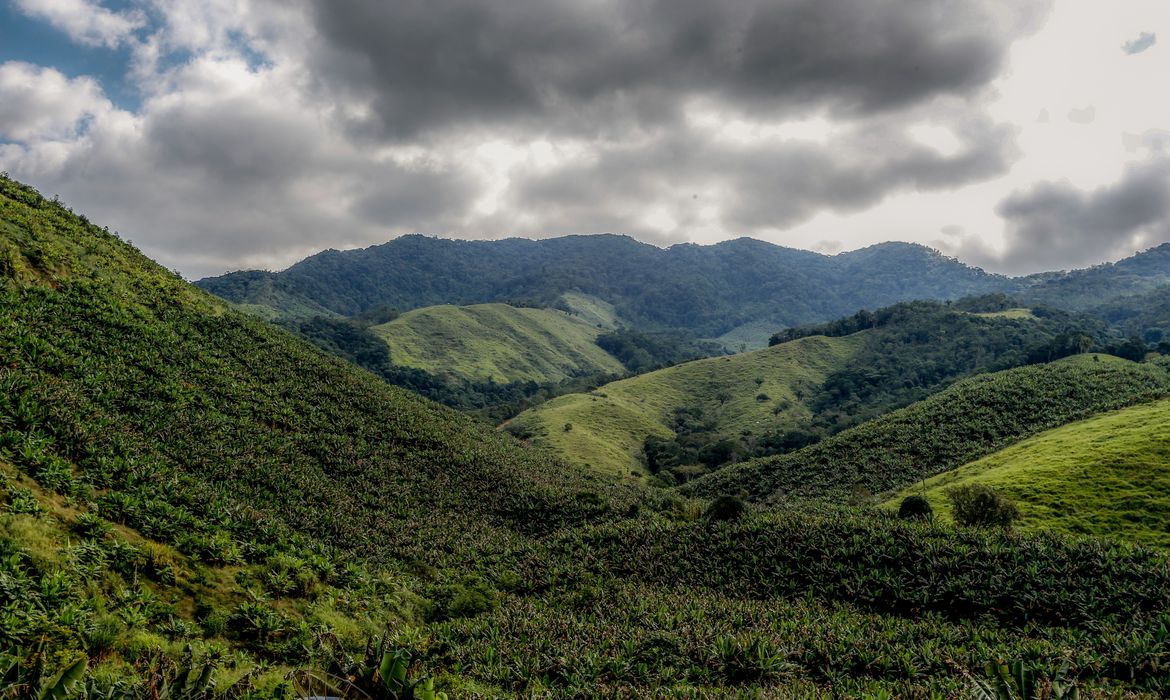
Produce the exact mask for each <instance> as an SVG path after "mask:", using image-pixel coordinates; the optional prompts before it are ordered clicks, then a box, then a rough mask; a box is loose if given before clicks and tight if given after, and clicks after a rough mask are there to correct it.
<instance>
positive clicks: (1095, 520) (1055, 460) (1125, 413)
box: [894, 401, 1170, 547]
mask: <svg viewBox="0 0 1170 700" xmlns="http://www.w3.org/2000/svg"><path fill="white" fill-rule="evenodd" d="M1167 425H1170V401H1158V402H1155V403H1150V404H1143V405H1140V406H1133V407H1131V408H1126V409H1122V410H1119V411H1114V412H1111V413H1106V414H1104V415H1098V416H1094V417H1092V418H1089V419H1087V420H1083V421H1078V422H1076V423H1071V424H1069V425H1065V426H1061V427H1059V428H1056V429H1054V430H1049V431H1047V432H1044V433H1041V434H1039V435H1036V436H1035V437H1031V438H1029V439H1027V440H1024V441H1023V442H1019V443H1017V444H1014V445H1011V446H1010V447H1007V448H1005V449H1003V450H1000V451H998V452H995V453H993V454H990V455H988V456H986V457H984V458H982V459H980V460H978V461H975V462H971V463H970V464H965V465H963V466H961V467H959V468H957V469H954V470H952V471H948V472H945V473H943V474H940V475H938V476H936V477H934V478H932V479H929V480H928V481H927V482H926V485H925V489H926V497H927V499H928V500H930V501H931V503H932V505H934V506H935V507H936V510H937V512H938V513H939V514H940V515H941V516H942V517H948V516H949V512H950V504H949V501H948V500H947V498H946V496H945V493H944V492H945V490H946V489H947V488H948V487H951V486H957V485H963V484H969V483H972V482H978V483H981V484H988V485H990V486H993V487H994V488H996V489H997V490H999V491H1001V492H1003V493H1005V494H1007V495H1008V496H1009V497H1010V498H1012V499H1013V500H1015V501H1016V502H1017V503H1018V505H1019V506H1020V512H1021V515H1022V516H1023V517H1022V520H1021V522H1020V526H1021V527H1023V528H1025V529H1032V530H1038V529H1055V530H1060V531H1063V532H1071V533H1076V534H1096V535H1108V536H1111V537H1117V538H1123V539H1126V540H1130V541H1134V542H1145V543H1147V544H1153V545H1158V546H1161V547H1167V546H1170V529H1167V526H1166V523H1167V522H1168V519H1170V433H1167V430H1166V426H1167ZM919 488H920V487H917V488H915V489H911V490H912V491H914V492H915V493H918V492H919ZM902 495H905V494H902ZM894 500H897V499H894Z"/></svg>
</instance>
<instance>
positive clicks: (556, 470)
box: [0, 179, 1170, 700]
mask: <svg viewBox="0 0 1170 700" xmlns="http://www.w3.org/2000/svg"><path fill="white" fill-rule="evenodd" d="M0 222H3V225H2V226H3V227H2V228H0V253H2V255H0V260H3V261H4V265H3V267H2V270H3V272H2V277H0V357H2V358H3V365H2V366H0V473H2V474H3V477H2V478H0V644H2V645H3V646H4V647H5V648H7V649H8V651H7V653H5V654H4V655H3V656H2V657H0V674H3V678H4V680H5V683H6V684H7V685H9V686H10V687H11V686H16V687H17V688H19V689H20V690H18V692H24V693H28V692H29V691H30V690H35V691H36V692H40V691H41V690H42V689H45V692H46V694H47V695H51V696H53V697H59V696H60V695H61V694H67V693H69V692H72V693H74V694H83V695H84V696H85V697H87V698H98V697H102V698H135V699H139V698H141V699H143V700H145V699H146V698H178V697H200V698H208V697H222V698H225V699H226V698H229V697H239V698H257V699H258V698H290V697H293V696H296V695H301V696H304V695H320V694H325V695H334V694H336V693H335V692H334V691H333V690H331V689H335V688H337V687H340V686H334V685H329V683H336V682H338V681H343V682H345V683H352V684H354V685H356V686H357V687H359V688H361V689H363V690H364V691H365V692H367V693H368V694H371V695H372V696H373V697H383V698H388V697H395V696H397V697H403V696H406V695H413V696H414V697H416V698H430V697H436V698H437V697H441V695H440V694H446V695H447V696H449V697H458V698H463V697H484V698H496V697H509V696H518V697H533V696H540V697H554V698H555V697H565V698H568V697H580V696H583V695H599V694H600V695H611V696H613V695H616V696H651V695H667V696H669V695H676V696H681V697H704V696H735V695H747V696H752V695H761V696H777V697H789V696H793V695H810V696H824V697H832V696H841V695H845V696H875V697H930V696H931V695H932V694H934V695H943V696H956V695H960V694H962V693H964V692H965V691H967V690H968V689H970V688H971V687H973V686H972V678H973V677H975V674H977V673H980V671H979V670H980V669H983V668H984V667H985V666H986V665H987V664H989V663H998V662H999V660H1001V659H1003V660H1005V663H1010V662H1019V663H1020V664H1021V669H1022V671H1021V673H1020V674H1018V675H1020V676H1021V677H1025V676H1026V677H1027V678H1030V679H1034V680H1035V682H1036V683H1044V682H1047V681H1049V680H1056V679H1058V678H1059V679H1064V678H1075V679H1076V683H1077V685H1078V687H1080V688H1082V689H1083V690H1084V691H1085V693H1086V694H1087V695H1090V696H1092V695H1098V696H1113V695H1118V694H1127V696H1128V697H1140V698H1154V697H1162V696H1164V695H1165V694H1166V693H1167V692H1170V674H1167V672H1166V668H1167V664H1166V662H1167V660H1168V659H1170V618H1168V617H1167V614H1166V610H1167V609H1170V566H1168V563H1170V562H1168V560H1167V557H1166V555H1165V554H1164V553H1163V552H1161V551H1159V550H1152V549H1146V548H1143V547H1136V546H1130V545H1124V544H1118V543H1112V542H1107V541H1101V540H1093V539H1075V538H1069V537H1065V536H1059V535H1039V536H1036V535H1029V534H1022V533H1015V532H1004V531H999V530H995V529H975V528H970V529H960V530H955V529H951V528H949V527H947V526H944V525H939V524H930V523H923V522H910V521H901V520H898V519H897V518H895V517H894V516H893V514H883V513H881V512H867V511H858V510H853V509H836V508H817V507H811V506H810V507H803V508H801V509H800V510H789V509H783V508H781V509H777V510H774V511H772V512H758V511H757V509H756V508H755V507H753V506H748V505H746V504H743V503H738V505H737V501H735V500H734V499H724V500H721V501H719V503H720V504H721V505H719V506H714V505H709V504H705V503H702V502H698V501H691V500H687V499H684V498H681V497H679V496H678V495H676V494H672V493H666V492H655V491H651V490H648V489H644V488H641V487H637V486H623V485H619V484H615V483H612V482H610V481H607V480H602V479H593V478H590V477H589V475H588V474H583V473H581V472H580V471H578V470H573V469H570V468H568V467H567V465H565V464H563V463H560V462H557V461H555V460H550V459H549V458H548V457H547V456H546V455H543V454H541V453H540V452H538V451H536V450H532V449H527V448H525V447H523V446H522V445H520V444H518V443H517V442H516V441H514V440H512V439H511V438H509V437H508V436H506V435H502V434H498V433H496V432H494V431H491V430H487V429H485V428H484V427H483V426H482V425H481V424H478V423H476V422H474V421H472V420H471V419H469V418H467V417H466V416H463V415H461V414H458V413H456V412H454V411H451V410H449V409H446V408H443V407H441V406H438V405H436V404H433V403H430V402H428V401H425V400H424V399H421V398H419V397H417V396H414V395H411V394H409V393H408V392H405V391H402V390H399V389H396V388H394V387H391V386H388V385H387V384H386V383H385V382H383V381H382V380H381V379H380V378H378V377H376V376H375V375H373V374H371V373H368V372H365V371H361V370H358V369H355V368H354V367H353V366H352V365H350V364H347V363H345V362H343V361H341V360H340V359H337V358H333V357H330V356H328V355H326V354H324V353H322V352H320V351H319V350H317V349H315V348H313V347H312V346H309V345H307V344H305V343H303V342H301V341H300V340H298V339H297V338H296V337H295V336H293V335H291V334H289V333H287V332H285V331H283V330H281V329H279V328H277V327H274V326H271V325H269V324H266V323H263V322H261V321H259V320H256V319H254V318H249V317H246V316H243V315H241V314H239V313H236V312H235V311H233V310H232V309H231V308H229V307H228V306H227V305H225V304H223V303H221V302H219V301H217V300H216V299H214V298H212V297H210V296H208V295H205V294H202V293H200V292H198V291H197V290H195V289H194V288H192V287H190V286H189V285H186V284H184V283H183V282H182V281H181V280H179V279H178V278H176V277H175V276H173V275H171V274H169V273H167V272H166V271H165V270H163V269H162V268H160V267H158V266H157V265H155V264H153V263H151V262H150V261H148V260H146V259H145V258H143V257H142V256H141V255H139V254H138V253H137V252H136V251H134V250H133V249H132V248H131V247H129V246H128V245H126V244H124V243H122V242H121V241H119V240H118V239H117V238H116V237H114V236H111V235H109V234H108V233H105V232H103V231H101V230H100V229H97V228H95V227H93V226H91V225H89V224H88V223H87V222H85V221H84V220H83V219H81V218H80V217H77V216H74V215H72V214H71V213H69V212H68V211H67V210H65V209H64V208H62V207H60V206H59V205H58V204H56V203H52V202H48V201H45V200H44V199H42V198H41V197H40V196H39V195H37V194H36V193H35V192H33V191H32V190H31V189H29V188H26V187H23V186H21V185H19V184H17V183H14V182H11V181H10V180H7V179H0ZM806 340H807V341H808V343H809V344H819V345H820V346H822V347H823V348H824V349H825V350H826V351H832V350H833V349H840V348H842V347H844V346H846V345H847V343H848V339H843V338H837V339H823V338H809V339H806ZM797 343H802V344H803V343H805V341H797ZM794 345H795V344H786V345H785V346H780V347H778V348H772V349H770V350H768V351H765V352H769V353H774V354H783V353H785V352H789V351H790V350H786V349H785V348H786V347H787V348H791V347H793V346H794ZM734 359H735V358H728V359H727V360H724V359H723V358H719V359H718V360H716V361H721V362H722V361H733V360H734ZM1079 359H1080V358H1078V360H1079ZM1075 363H1076V361H1073V362H1072V363H1068V364H1075ZM1084 364H1086V365H1088V364H1089V363H1087V362H1086V363H1084ZM1098 364H1099V365H1100V366H1108V365H1115V366H1116V367H1117V368H1125V370H1126V371H1125V372H1122V373H1120V375H1114V376H1111V377H1110V379H1112V380H1113V381H1115V382H1116V383H1117V384H1118V385H1119V386H1120V387H1121V390H1120V393H1125V391H1127V390H1126V389H1125V387H1126V386H1129V385H1127V381H1130V383H1131V384H1132V385H1134V386H1136V385H1137V384H1140V383H1141V381H1140V375H1143V373H1149V377H1147V378H1148V379H1150V378H1154V377H1155V374H1154V370H1157V371H1158V372H1161V371H1162V370H1160V369H1158V368H1156V367H1153V366H1149V365H1133V364H1131V363H1123V362H1122V361H1120V360H1118V361H1116V362H1112V361H1109V360H1102V361H1101V362H1100V363H1098ZM1092 369H1093V368H1092V366H1091V365H1090V366H1089V367H1088V368H1086V369H1085V371H1086V372H1088V373H1089V374H1091V370H1092ZM1126 377H1129V380H1126V379H1125V378H1126ZM755 378H756V376H754V375H748V377H747V378H746V379H745V383H746V384H748V385H750V386H751V387H752V388H751V389H749V390H748V392H747V393H745V395H744V396H745V405H751V406H755V405H756V401H755V399H754V396H755V395H756V394H758V393H761V391H762V390H763V391H766V393H768V394H769V395H772V396H776V395H777V390H776V389H774V388H773V387H771V386H766V387H764V388H763V389H760V388H756V387H755ZM766 381H767V379H766V378H765V382H766ZM1102 381H1103V380H1102ZM1087 383H1088V384H1089V385H1090V386H1097V388H1100V385H1094V384H1093V382H1092V381H1091V379H1090V380H1087ZM1032 389H1034V387H1029V386H1022V390H1025V391H1030V390H1032ZM1065 389H1066V390H1067V387H1065ZM1132 390H1133V391H1135V392H1136V391H1137V389H1132ZM1146 390H1150V391H1152V389H1151V388H1150V387H1149V386H1147V387H1146ZM1069 393H1070V396H1069V398H1068V401H1070V402H1072V401H1075V400H1077V399H1078V398H1083V397H1079V396H1077V395H1076V392H1075V391H1073V392H1069ZM1049 398H1050V399H1051V398H1052V397H1051V396H1050V397H1049ZM734 400H735V399H734V398H732V397H729V398H728V403H729V404H730V403H731V402H733V401H734ZM1057 403H1059V402H1057ZM565 422H567V421H562V422H561V423H560V424H558V425H557V427H558V429H561V428H562V427H563V424H564V423H565ZM582 429H583V426H581V425H579V424H577V423H574V427H573V429H572V430H571V431H569V432H568V433H567V434H576V433H578V432H579V431H581V430H582ZM727 516H731V517H727ZM1065 669H1067V673H1062V671H1064V670H1065ZM317 681H325V682H326V683H325V684H320V683H317ZM306 691H308V692H306ZM321 691H324V692H321Z"/></svg>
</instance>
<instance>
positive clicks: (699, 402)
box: [510, 295, 1144, 485]
mask: <svg viewBox="0 0 1170 700" xmlns="http://www.w3.org/2000/svg"><path fill="white" fill-rule="evenodd" d="M1013 304H1014V302H1013V300H1011V299H1009V298H1008V297H1005V296H1003V295H994V296H989V297H978V298H971V299H964V300H961V301H959V302H955V303H953V304H947V303H941V302H907V303H902V304H897V305H894V306H892V307H888V308H885V309H880V310H878V311H876V312H868V311H862V312H859V313H857V314H854V315H853V316H850V317H846V318H844V319H841V320H838V321H834V322H832V323H828V324H822V325H818V326H809V327H802V328H795V329H788V330H786V331H783V332H782V333H780V334H778V335H777V336H776V337H775V338H774V341H775V342H774V343H773V345H772V346H771V347H770V348H769V349H767V350H759V351H753V352H747V353H742V354H740V355H738V356H735V357H733V358H725V359H723V360H707V361H703V362H692V363H686V364H683V365H678V366H675V367H672V368H670V369H667V370H664V371H661V372H655V373H652V374H649V375H646V376H644V377H639V378H636V379H632V380H626V381H619V382H616V383H613V384H607V385H605V386H602V387H600V388H599V389H598V390H596V391H594V392H592V393H591V394H589V395H569V396H563V397H561V398H559V399H557V400H555V401H552V402H549V403H548V404H545V405H541V406H537V407H536V408H534V409H531V410H529V411H527V412H526V413H524V414H522V415H520V416H519V417H517V419H515V420H514V421H513V422H512V423H511V424H510V428H512V429H513V430H516V431H518V432H519V433H520V434H522V435H525V436H531V437H534V438H535V442H536V443H537V444H539V445H542V446H547V447H550V448H552V449H553V450H554V451H555V452H556V453H557V454H558V455H559V456H561V457H562V458H564V459H566V460H569V461H572V462H574V463H576V464H578V465H581V466H589V467H592V468H594V469H601V470H603V471H607V472H611V473H622V474H626V473H630V472H640V473H649V474H653V475H656V476H657V477H658V480H659V481H663V482H665V483H666V484H667V485H670V484H676V483H684V482H686V481H689V480H691V479H693V478H695V477H697V476H701V475H703V474H705V473H707V472H710V471H714V470H717V469H720V468H722V467H724V466H726V465H728V464H732V463H736V462H741V461H744V460H748V459H751V458H755V457H766V456H770V455H780V454H785V453H789V452H792V451H794V450H798V449H801V448H803V447H806V446H808V445H811V444H813V443H816V442H818V441H819V440H821V439H823V438H824V437H826V436H829V435H833V434H836V433H839V432H841V431H843V430H846V429H848V428H850V427H853V426H856V425H859V424H861V423H864V422H865V421H866V420H869V419H871V418H874V417H877V416H880V415H883V414H886V413H888V412H890V411H892V410H894V409H897V408H901V407H903V406H906V405H909V404H910V403H913V402H914V401H916V400H920V399H922V398H925V397H926V396H929V395H930V394H932V393H934V392H936V391H938V390H940V389H943V388H944V387H946V386H948V385H949V384H951V383H953V382H955V381H957V380H959V379H961V378H963V377H968V376H972V375H975V374H980V373H985V372H990V371H995V370H1000V369H1005V368H1008V367H1015V366H1018V365H1022V364H1025V363H1028V362H1035V361H1041V360H1043V361H1047V360H1050V359H1055V358H1058V357H1064V356H1066V355H1068V354H1075V353H1078V352H1084V351H1085V350H1086V349H1087V348H1091V347H1093V346H1094V345H1102V346H1106V345H1107V344H1108V342H1109V340H1108V339H1109V338H1110V337H1111V336H1109V335H1108V333H1107V332H1106V331H1105V328H1104V324H1102V323H1100V322H1099V321H1097V320H1095V319H1091V318H1087V317H1083V316H1073V315H1070V314H1066V313H1063V312H1059V311H1050V310H1041V314H1040V315H1039V316H1035V315H1032V314H1031V313H1029V314H1021V313H1016V312H1011V311H1012V309H1013V308H1014V307H1013ZM1009 312H1010V313H1009ZM603 337H604V336H603ZM1070 339H1088V340H1089V343H1088V345H1087V346H1086V345H1084V344H1083V343H1080V344H1078V343H1076V342H1072V340H1070ZM1098 339H1099V340H1098ZM1138 354H1140V355H1144V347H1143V348H1142V351H1141V352H1140V353H1138ZM1138 359H1140V358H1138ZM565 422H572V423H573V424H574V425H576V426H586V428H587V430H586V432H581V433H578V434H576V435H573V436H565V435H558V434H556V431H554V430H553V429H552V428H553V427H555V426H558V425H562V424H563V423H565Z"/></svg>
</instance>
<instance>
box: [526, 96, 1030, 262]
mask: <svg viewBox="0 0 1170 700" xmlns="http://www.w3.org/2000/svg"><path fill="white" fill-rule="evenodd" d="M900 121H901V120H900V118H899V119H892V118H891V119H888V120H870V121H867V122H866V123H865V124H864V125H863V126H858V127H856V128H852V129H848V130H847V131H846V132H845V133H841V134H837V135H834V137H833V138H832V139H830V140H828V141H826V142H824V143H818V142H815V141H810V140H803V139H790V138H784V137H774V138H753V139H751V140H750V141H740V140H736V139H729V138H726V137H724V136H721V135H720V134H718V133H712V132H709V131H706V130H705V129H703V128H701V127H699V126H696V125H691V126H690V127H689V128H679V129H675V130H671V131H667V132H663V133H661V134H659V135H657V136H656V137H654V138H651V139H648V140H642V141H637V142H631V143H617V144H613V145H610V146H605V147H601V148H596V149H590V150H588V151H585V152H584V153H583V155H582V156H581V157H578V158H574V159H570V160H569V161H568V162H566V163H564V164H562V165H559V166H557V167H552V168H533V169H531V170H528V171H519V172H513V174H512V183H513V186H512V189H511V194H512V196H513V200H512V201H510V202H509V203H508V206H507V207H506V210H507V211H515V212H524V213H525V216H524V219H523V220H521V221H519V222H517V223H518V224H519V225H520V226H521V227H522V228H521V232H522V233H530V232H536V231H541V230H544V231H549V230H554V231H555V230H565V227H569V226H573V225H576V226H579V227H583V229H584V230H589V231H604V230H625V231H630V232H633V233H637V234H639V235H641V236H643V237H646V236H649V235H650V232H651V231H657V232H658V233H659V234H660V235H661V234H664V233H665V234H666V235H667V237H668V238H673V240H686V238H687V236H688V234H689V233H691V232H694V231H695V230H697V229H704V228H706V229H710V230H722V231H725V232H726V233H727V234H728V235H736V234H747V233H752V234H757V235H758V234H761V233H762V232H764V231H769V230H781V229H784V228H788V227H790V226H793V225H795V224H798V223H801V222H803V221H806V220H808V219H809V218H811V217H812V216H814V215H815V214H816V213H818V212H820V211H825V210H829V211H837V212H853V211H858V210H861V209H864V208H866V207H868V206H872V205H873V204H875V203H877V202H878V201H880V200H881V199H883V198H884V197H886V196H888V195H889V194H891V193H894V192H899V191H906V190H932V189H945V188H948V187H953V186H956V185H958V184H962V183H966V182H970V181H974V180H980V179H984V178H987V177H991V176H993V175H996V174H999V173H1002V172H1003V171H1004V170H1005V169H1006V167H1007V164H1008V163H1010V162H1011V160H1012V159H1013V158H1014V156H1015V155H1016V151H1015V147H1014V142H1013V138H1012V134H1011V131H1010V130H1009V129H1006V128H1005V127H1002V126H997V125H995V124H992V123H990V122H988V121H985V120H980V119H972V120H969V121H967V122H966V123H963V124H962V125H961V128H959V129H958V133H957V134H956V135H957V138H959V140H960V145H959V147H958V149H957V150H956V151H955V152H954V153H948V154H944V153H941V152H939V151H937V150H934V149H932V148H929V147H927V146H925V145H923V144H921V143H919V142H917V141H916V140H915V139H913V138H912V137H911V136H909V135H908V134H907V131H908V130H907V129H906V128H905V126H904V125H902V124H900V123H899V122H900ZM599 202H604V204H605V206H604V207H599V206H598V203H599ZM620 221H625V222H628V223H627V224H626V226H625V227H624V228H623V227H615V226H614V224H616V223H617V222H620ZM631 223H632V224H633V225H634V228H633V229H632V230H631V228H630V225H631Z"/></svg>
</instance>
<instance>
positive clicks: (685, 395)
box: [508, 336, 860, 475]
mask: <svg viewBox="0 0 1170 700" xmlns="http://www.w3.org/2000/svg"><path fill="white" fill-rule="evenodd" d="M859 341H860V336H857V337H853V338H832V339H830V338H806V339H804V340H802V341H800V342H795V343H788V344H786V345H784V346H779V347H775V348H766V349H763V350H756V351H753V352H747V353H741V354H739V355H734V356H731V357H716V358H709V359H705V360H695V361H693V362H686V363H683V364H681V365H676V366H674V367H669V368H667V369H662V370H658V371H657V372H650V373H649V374H643V375H641V376H638V377H633V378H630V379H623V380H621V381H617V382H613V383H610V384H606V385H605V386H603V387H601V388H599V389H597V390H596V391H593V392H590V393H588V394H567V395H565V396H560V397H557V398H555V399H553V400H551V401H549V402H547V403H545V404H542V405H540V406H537V407H536V408H533V409H529V410H528V411H525V412H524V413H522V414H520V415H519V416H517V417H516V418H514V419H512V421H511V422H510V423H509V424H508V428H509V430H511V431H513V432H515V433H518V434H522V435H529V436H532V437H533V438H534V442H535V443H536V444H537V445H540V446H543V447H548V448H551V449H552V450H553V451H555V452H556V454H558V455H560V456H561V457H562V458H564V459H566V460H569V461H571V462H573V463H574V464H577V465H580V466H581V467H584V468H586V469H593V470H599V471H603V472H607V473H611V474H618V475H627V474H630V473H645V471H646V466H645V463H644V460H643V458H642V455H641V453H642V448H643V444H644V443H645V441H646V438H647V437H650V436H658V437H671V436H673V435H674V434H675V431H674V430H672V428H671V427H670V423H671V419H672V417H673V416H674V415H675V413H676V411H678V410H679V409H685V408H688V407H698V408H700V409H702V410H704V411H707V412H709V413H711V414H712V415H713V416H714V421H715V430H716V431H717V432H719V433H721V434H728V435H739V434H740V433H741V432H743V431H745V430H746V431H754V432H763V431H765V430H784V429H793V428H796V427H798V426H801V425H804V424H805V423H807V422H808V420H809V418H810V413H809V411H808V409H807V408H806V407H805V406H804V404H803V403H802V402H801V400H800V398H799V395H801V394H802V393H803V392H804V391H806V390H807V389H808V387H812V386H816V385H818V384H819V383H820V382H822V381H824V378H825V376H826V375H828V373H829V372H832V371H833V370H835V369H838V368H839V367H841V366H842V365H843V364H844V363H845V362H846V361H847V360H848V359H849V357H850V356H851V355H852V353H853V352H854V351H855V350H856V348H857V345H858V343H859ZM761 396H763V397H765V398H760V397H761Z"/></svg>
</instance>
